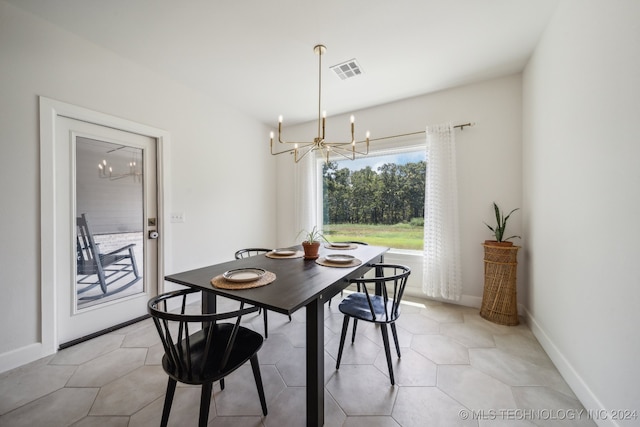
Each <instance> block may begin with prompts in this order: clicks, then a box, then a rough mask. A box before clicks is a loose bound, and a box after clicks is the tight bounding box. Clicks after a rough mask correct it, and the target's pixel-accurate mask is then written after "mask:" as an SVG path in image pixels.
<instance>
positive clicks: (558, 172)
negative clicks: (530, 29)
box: [523, 0, 640, 425]
mask: <svg viewBox="0 0 640 427" xmlns="http://www.w3.org/2000/svg"><path fill="white" fill-rule="evenodd" d="M639 20H640V2H638V1H637V0H614V1H597V0H589V1H584V0H571V1H567V2H565V3H563V4H561V6H560V8H559V9H558V11H557V13H556V15H555V17H554V19H553V20H552V21H551V23H550V24H549V26H548V28H547V30H546V32H545V34H544V36H543V38H542V40H541V42H540V43H539V45H538V47H537V50H536V52H535V55H534V56H533V58H532V59H531V61H530V63H529V64H528V66H527V68H526V70H525V73H524V77H523V79H524V80H523V81H524V86H523V88H524V89H523V98H524V109H523V120H524V149H523V151H524V159H525V160H524V172H525V173H524V189H525V192H524V194H525V198H524V208H525V209H524V213H525V217H524V218H525V226H524V229H525V233H526V234H527V241H528V248H529V250H528V253H529V257H528V258H529V260H528V261H529V278H528V280H529V285H530V286H529V288H528V290H527V292H528V293H529V305H528V307H529V315H530V317H531V320H532V326H533V330H534V333H535V334H536V336H537V337H538V339H539V340H540V341H541V342H542V344H543V346H544V347H545V349H546V350H547V352H548V353H549V354H550V355H551V357H552V359H553V361H554V363H555V364H556V366H558V368H559V369H560V371H561V373H562V374H563V376H564V377H565V379H567V381H568V382H569V384H570V385H571V387H572V388H573V390H574V391H575V392H576V395H577V396H578V397H579V398H580V400H581V402H582V403H583V404H584V405H585V407H587V408H588V409H601V408H606V409H608V410H617V409H630V410H640V407H639V406H638V402H640V386H639V385H638V379H640V364H639V363H638V357H639V356H640V339H639V338H638V325H640V310H639V309H638V307H640V263H639V262H638V261H639V260H640V247H639V246H638V241H639V240H640V221H639V219H640V162H639V160H638V159H640V143H639V142H638V141H639V140H638V132H639V130H638V117H639V116H640V85H639V83H638V82H639V80H638V76H640V49H639V48H638V46H640V25H639V24H638V22H640V21H639ZM637 422H638V421H635V422H634V423H629V424H625V423H620V425H631V424H633V425H638V424H637ZM614 424H615V423H613V422H612V421H611V419H610V418H609V420H607V421H601V422H600V425H614Z"/></svg>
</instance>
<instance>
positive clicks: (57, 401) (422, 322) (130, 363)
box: [0, 298, 595, 427]
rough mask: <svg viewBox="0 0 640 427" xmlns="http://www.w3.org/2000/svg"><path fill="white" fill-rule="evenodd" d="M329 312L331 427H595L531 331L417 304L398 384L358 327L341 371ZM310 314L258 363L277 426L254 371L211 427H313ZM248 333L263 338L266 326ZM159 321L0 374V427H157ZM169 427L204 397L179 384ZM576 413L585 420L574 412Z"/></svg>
mask: <svg viewBox="0 0 640 427" xmlns="http://www.w3.org/2000/svg"><path fill="white" fill-rule="evenodd" d="M338 301H339V300H338V298H334V301H333V304H332V306H331V307H329V306H326V310H325V314H326V328H325V343H326V346H325V349H326V350H325V384H326V386H325V425H326V426H345V427H358V426H363V427H365V426H366V427H392V426H396V427H397V426H403V427H409V426H420V427H423V426H458V425H460V426H478V427H487V426H536V425H538V426H549V425H567V426H574V425H575V426H594V425H595V424H594V423H593V422H592V421H591V420H589V419H588V418H587V417H586V416H578V415H577V414H579V412H578V411H580V410H582V409H583V407H582V405H581V404H580V402H579V401H578V400H577V398H576V397H575V395H574V394H573V393H572V391H571V390H570V388H569V387H568V386H567V384H566V383H565V381H564V380H563V379H562V377H561V376H560V374H559V373H558V371H557V370H556V368H555V367H554V366H553V364H552V363H551V361H550V360H549V358H548V357H547V355H546V354H545V352H544V351H543V349H542V348H541V346H540V345H539V344H538V342H537V341H536V339H535V338H534V336H533V334H532V333H531V331H530V330H529V329H528V328H527V326H526V325H522V324H521V325H519V326H515V327H508V326H499V325H496V324H493V323H491V322H488V321H486V320H484V319H482V318H481V317H480V316H479V315H478V310H477V309H472V308H468V307H461V306H456V305H449V304H444V303H439V302H432V301H425V300H417V299H416V300H413V301H414V302H413V303H410V304H405V305H404V306H403V312H402V315H401V317H400V319H399V321H398V335H399V340H400V345H401V350H402V358H401V359H397V358H396V357H395V353H394V352H393V347H392V355H393V359H394V370H395V376H396V385H395V386H391V384H390V382H389V378H388V373H387V367H386V361H385V356H384V350H383V349H382V340H381V337H380V333H379V331H378V330H377V328H376V327H375V326H372V325H370V324H366V323H365V322H360V324H359V325H358V334H357V337H356V342H355V344H353V345H351V344H350V343H349V342H347V344H345V350H344V354H343V360H342V365H341V367H340V370H339V371H336V370H335V357H336V355H337V351H338V343H339V339H340V335H339V334H340V330H341V325H342V315H341V314H340V313H339V311H338V309H337V306H338ZM304 319H305V316H304V310H301V311H299V312H296V313H295V314H294V316H293V320H292V321H291V322H289V320H288V318H287V317H286V316H282V315H280V314H277V313H270V314H269V322H270V324H269V338H268V339H267V340H266V341H265V343H264V345H263V347H262V349H261V350H260V352H259V358H260V364H261V370H262V376H263V380H264V383H265V384H264V385H265V393H266V396H267V406H268V410H269V415H268V416H266V417H262V416H261V411H260V404H259V401H258V395H257V391H256V388H255V383H254V381H253V376H252V373H251V369H250V367H249V364H246V366H245V367H243V368H241V369H240V370H238V371H236V372H235V373H234V374H232V375H231V376H230V377H228V379H227V381H226V388H225V390H224V391H220V388H219V386H214V392H213V397H212V401H211V411H210V419H209V426H211V427H222V426H239V427H243V426H251V427H258V426H266V427H271V426H273V427H288V426H304V425H305V410H304V405H305V393H304V387H305V369H304V365H305V361H304V353H305V351H304V343H305V329H304ZM245 320H246V323H247V324H248V325H249V326H251V327H253V328H255V330H257V331H260V332H262V317H261V316H259V315H257V314H256V315H251V316H248V317H247V318H246V319H245ZM161 357H162V347H161V345H160V344H159V338H158V336H157V332H156V330H155V327H154V326H153V323H152V321H151V320H145V321H143V322H140V323H137V324H135V325H131V326H128V327H126V328H124V329H120V330H118V331H115V332H112V333H110V334H108V335H103V336H101V337H98V338H95V339H93V340H91V341H88V342H85V343H82V344H79V345H77V346H74V347H71V348H68V349H66V350H63V351H60V352H58V353H57V354H56V355H54V356H50V357H47V358H45V359H42V360H39V361H37V362H34V363H31V364H29V365H26V366H23V367H20V368H18V369H15V370H13V371H10V372H6V373H4V374H1V375H0V426H7V427H8V426H29V427H37V426H75V427H80V426H82V427H86V426H98V425H99V426H107V427H110V426H113V427H116V426H129V427H134V426H158V425H159V424H160V415H161V412H162V404H163V399H164V391H165V387H166V382H167V377H166V375H165V373H164V372H163V371H162V368H161V366H160V360H161ZM178 387H179V388H178V390H177V391H176V395H175V398H174V403H173V408H172V412H171V419H170V425H174V426H196V425H197V418H198V406H199V394H200V388H199V387H193V386H185V385H179V386H178ZM572 411H575V412H572Z"/></svg>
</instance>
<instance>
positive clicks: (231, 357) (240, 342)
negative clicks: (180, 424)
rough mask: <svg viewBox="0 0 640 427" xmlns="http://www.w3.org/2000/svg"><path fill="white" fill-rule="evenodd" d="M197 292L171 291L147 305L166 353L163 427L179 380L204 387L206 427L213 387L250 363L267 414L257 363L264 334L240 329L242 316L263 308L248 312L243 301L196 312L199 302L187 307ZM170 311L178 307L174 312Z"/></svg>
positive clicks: (202, 403) (203, 422)
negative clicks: (222, 309)
mask: <svg viewBox="0 0 640 427" xmlns="http://www.w3.org/2000/svg"><path fill="white" fill-rule="evenodd" d="M195 292H199V291H197V290H196V289H183V290H179V291H173V292H168V293H165V294H161V295H158V296H156V297H154V298H151V299H150V300H149V303H148V305H147V311H148V312H149V314H150V315H151V317H152V318H153V322H154V323H155V325H156V328H157V329H158V334H159V335H160V339H161V341H162V345H163V347H164V351H165V354H164V356H163V357H162V368H163V369H164V371H165V372H166V373H167V375H169V383H168V384H167V392H166V396H165V399H164V409H163V410H162V421H161V423H160V425H161V426H162V427H164V426H166V425H167V422H168V421H169V414H170V412H171V404H172V403H173V395H174V393H175V390H176V384H177V382H178V381H180V382H181V383H185V384H198V385H201V386H202V392H201V395H200V417H199V426H201V427H202V426H206V425H207V419H208V418H209V404H210V402H211V392H212V388H213V383H214V382H216V381H220V387H221V388H222V390H224V386H225V385H224V378H225V377H226V376H227V375H229V374H230V373H232V372H233V371H235V370H236V369H238V368H239V367H240V366H242V365H244V364H245V363H246V362H247V361H250V362H251V368H252V369H253V376H254V378H255V381H256V387H257V388H258V397H259V398H260V404H261V406H262V413H263V414H264V415H265V416H266V415H267V403H266V400H265V395H264V388H263V385H262V376H261V375H260V365H259V364H258V350H259V349H260V347H262V342H263V338H262V335H260V334H259V333H257V332H255V331H252V330H251V329H248V328H245V327H243V326H240V321H241V318H242V316H243V315H245V314H249V313H254V312H256V311H258V307H250V308H244V303H241V304H240V309H239V310H235V311H230V312H225V313H215V314H207V313H202V310H197V309H199V308H200V305H199V304H198V305H189V306H187V296H189V295H190V294H192V293H195ZM171 307H177V308H176V309H175V310H170V308H171ZM195 310H197V311H195ZM193 311H195V313H194V312H193ZM231 319H235V320H234V323H227V322H224V323H222V322H220V321H222V320H231Z"/></svg>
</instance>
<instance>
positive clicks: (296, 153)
mask: <svg viewBox="0 0 640 427" xmlns="http://www.w3.org/2000/svg"><path fill="white" fill-rule="evenodd" d="M307 147H309V148H308V149H307V150H306V151H305V152H304V153H303V154H302V156H298V153H299V152H300V151H302V150H304V149H305V148H307ZM312 151H314V150H313V146H309V145H306V146H304V147H302V148H301V149H300V148H294V153H293V154H294V158H293V160H294V161H295V162H296V163H298V162H299V161H300V160H302V159H303V158H304V157H305V156H306V155H307V154H309V153H310V152H312Z"/></svg>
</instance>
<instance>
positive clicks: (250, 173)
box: [0, 1, 275, 372]
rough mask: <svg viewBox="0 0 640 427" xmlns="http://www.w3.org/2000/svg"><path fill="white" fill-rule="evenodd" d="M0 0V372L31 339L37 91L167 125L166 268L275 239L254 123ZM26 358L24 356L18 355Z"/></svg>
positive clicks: (35, 333) (36, 295) (36, 301)
mask: <svg viewBox="0 0 640 427" xmlns="http://www.w3.org/2000/svg"><path fill="white" fill-rule="evenodd" d="M152 68H153V64H149V69H146V68H141V67H139V66H137V65H135V64H133V63H131V62H129V61H127V60H125V59H123V58H120V57H118V56H116V55H114V54H113V53H111V52H110V51H107V50H104V49H102V48H100V47H98V46H96V45H93V44H91V43H89V42H87V41H85V40H82V39H79V38H77V37H76V36H74V35H72V34H70V33H68V32H66V31H63V30H60V29H59V28H56V27H54V26H52V25H50V24H48V23H46V22H44V21H42V20H40V19H38V18H36V17H34V16H32V15H30V14H28V13H26V12H24V11H22V10H20V9H17V8H15V7H13V6H11V5H8V4H7V3H5V2H3V1H0V70H2V71H1V74H0V94H1V96H0V144H1V145H0V146H1V149H2V150H1V154H0V183H1V187H0V198H1V200H2V203H0V236H1V237H0V238H1V239H2V244H1V245H0V295H2V301H3V303H2V310H0V325H1V326H0V372H1V371H3V370H6V369H8V367H7V366H6V364H3V362H4V361H5V360H6V358H5V356H7V355H8V354H12V358H15V355H16V353H20V352H21V351H23V350H24V349H25V348H28V347H30V346H31V347H33V345H34V344H35V343H38V342H39V340H40V257H39V253H40V242H39V238H40V228H39V224H40V215H39V212H40V193H39V179H40V176H39V130H38V96H39V95H43V96H46V97H48V98H52V99H57V100H60V101H63V102H67V103H70V104H75V105H78V106H81V107H84V108H88V109H92V110H95V111H99V112H102V113H106V114H110V115H113V116H118V117H123V118H125V119H127V120H131V121H136V122H139V123H143V124H146V125H149V126H154V127H157V128H160V129H165V130H167V131H168V132H169V133H170V134H171V151H170V152H169V153H166V155H167V157H168V159H169V160H168V161H169V163H170V174H169V176H167V182H166V191H167V192H170V193H171V194H172V200H173V205H172V206H169V207H168V209H169V211H170V212H184V213H185V216H186V222H185V223H184V224H168V226H169V227H171V228H172V229H171V236H172V241H170V242H166V244H167V247H168V248H169V250H170V251H171V253H172V257H171V261H172V262H171V266H169V268H168V270H167V271H166V273H172V272H177V271H181V270H185V269H189V268H193V267H198V266H202V265H205V264H210V263H212V262H216V261H223V260H229V259H232V258H233V252H234V251H235V250H236V249H237V248H238V247H241V246H243V245H259V246H263V245H264V246H271V245H274V243H275V217H274V211H275V186H274V179H275V162H274V161H271V160H270V159H269V157H268V154H267V153H268V151H267V150H268V147H267V142H266V141H265V137H264V136H265V135H267V133H268V131H267V130H266V129H265V127H264V126H263V125H262V124H260V123H258V122H257V121H255V120H253V119H251V118H250V117H247V116H245V115H243V114H241V113H239V112H238V111H235V110H233V109H231V108H229V107H228V106H226V105H222V104H220V103H217V102H216V101H215V100H213V99H210V98H207V97H205V96H203V95H201V94H200V93H198V92H196V91H192V90H190V89H187V88H185V87H184V86H181V85H179V84H177V83H176V82H173V81H171V80H168V79H166V78H163V77H161V76H159V75H157V74H155V73H154V72H153V71H152ZM28 361H29V360H23V362H24V363H26V362H28Z"/></svg>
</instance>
